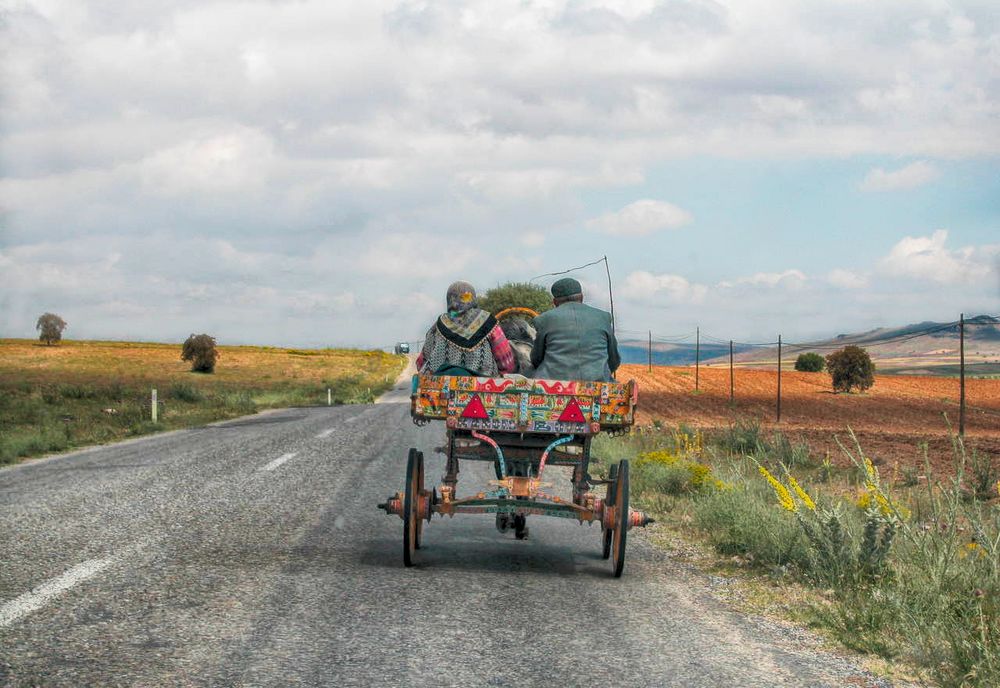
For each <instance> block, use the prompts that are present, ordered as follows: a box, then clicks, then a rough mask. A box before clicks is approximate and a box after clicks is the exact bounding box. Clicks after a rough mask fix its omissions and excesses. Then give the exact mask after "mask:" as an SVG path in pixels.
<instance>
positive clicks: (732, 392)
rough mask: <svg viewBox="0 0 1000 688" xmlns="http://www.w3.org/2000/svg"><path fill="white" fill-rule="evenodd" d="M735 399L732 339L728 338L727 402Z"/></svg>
mask: <svg viewBox="0 0 1000 688" xmlns="http://www.w3.org/2000/svg"><path fill="white" fill-rule="evenodd" d="M735 401H736V381H735V380H734V379H733V340H732V339H730V340H729V403H730V404H732V403H733V402H735Z"/></svg>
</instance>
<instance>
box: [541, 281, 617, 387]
mask: <svg viewBox="0 0 1000 688" xmlns="http://www.w3.org/2000/svg"><path fill="white" fill-rule="evenodd" d="M552 304H553V305H554V306H555V308H554V309H553V310H551V311H547V312H545V313H542V314H541V315H539V316H538V317H537V318H535V322H534V325H535V329H536V330H537V334H536V335H535V344H534V346H533V347H532V349H531V364H532V365H533V366H535V373H534V377H536V378H545V379H549V380H611V379H613V378H612V374H613V373H614V372H615V370H617V369H618V366H619V365H620V364H621V357H620V356H619V355H618V342H617V341H616V340H615V332H614V329H613V328H612V325H611V314H610V313H608V312H607V311H602V310H599V309H597V308H593V307H591V306H587V305H584V303H583V288H582V287H581V286H580V283H579V282H577V281H576V280H575V279H573V278H572V277H564V278H563V279H561V280H559V281H558V282H556V283H555V284H553V285H552Z"/></svg>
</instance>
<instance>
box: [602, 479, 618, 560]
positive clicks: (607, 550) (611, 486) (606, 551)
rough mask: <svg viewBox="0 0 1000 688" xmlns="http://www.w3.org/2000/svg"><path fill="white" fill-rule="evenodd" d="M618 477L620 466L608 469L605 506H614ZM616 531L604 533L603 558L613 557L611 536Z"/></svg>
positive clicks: (606, 530)
mask: <svg viewBox="0 0 1000 688" xmlns="http://www.w3.org/2000/svg"><path fill="white" fill-rule="evenodd" d="M617 475H618V465H617V464H613V465H612V466H611V468H610V469H608V480H610V481H611V482H610V483H608V494H607V496H606V497H605V499H604V503H605V504H614V500H615V476H617ZM614 532H615V531H614V530H613V529H611V528H605V529H604V533H603V539H604V548H603V550H602V552H601V558H602V559H607V558H608V557H610V556H611V536H612V535H613V534H614Z"/></svg>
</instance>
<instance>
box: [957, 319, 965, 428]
mask: <svg viewBox="0 0 1000 688" xmlns="http://www.w3.org/2000/svg"><path fill="white" fill-rule="evenodd" d="M958 436H959V437H965V313H962V314H961V315H960V316H958Z"/></svg>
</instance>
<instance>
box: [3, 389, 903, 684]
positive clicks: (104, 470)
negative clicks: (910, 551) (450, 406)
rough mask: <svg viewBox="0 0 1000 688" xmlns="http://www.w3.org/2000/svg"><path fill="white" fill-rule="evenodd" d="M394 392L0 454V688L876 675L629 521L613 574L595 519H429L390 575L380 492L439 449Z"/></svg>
mask: <svg viewBox="0 0 1000 688" xmlns="http://www.w3.org/2000/svg"><path fill="white" fill-rule="evenodd" d="M399 396H403V398H405V392H403V393H402V394H401V395H400V394H397V396H396V397H389V399H390V401H389V403H383V404H378V405H369V406H343V407H334V408H314V409H288V410H283V411H278V412H272V413H266V414H260V415H257V416H252V417H247V418H242V419H238V420H235V421H230V422H226V423H222V424H218V425H214V426H209V427H203V428H197V429H192V430H186V431H179V432H173V433H169V434H164V435H159V436H153V437H150V438H145V439H140V440H135V441H131V442H128V443H123V444H118V445H111V446H106V447H101V448H95V449H91V450H86V451H83V452H77V453H74V454H70V455H66V456H62V457H57V458H53V459H47V460H41V461H35V462H29V463H26V464H23V465H20V466H16V467H12V468H8V469H4V470H0V685H4V686H89V685H95V686H174V685H176V686H186V685H199V686H200V685H211V686H374V685H378V686H425V685H426V686H562V685H584V684H587V685H603V686H614V687H618V686H685V687H692V686H713V687H714V686H767V687H771V686H779V685H789V686H792V685H794V686H843V685H854V686H857V685H888V684H886V683H883V682H879V681H876V680H875V679H873V678H871V677H870V676H868V675H867V674H865V673H864V672H862V671H860V670H859V669H858V668H857V667H856V666H854V665H853V664H852V663H851V662H850V661H849V660H847V659H844V658H841V657H839V656H836V655H833V654H828V653H825V652H821V651H818V650H816V649H815V644H814V643H810V642H808V636H807V635H806V634H804V633H801V632H795V631H794V630H792V629H790V628H789V627H786V626H783V625H776V624H773V623H771V622H768V621H765V620H762V619H754V618H748V617H745V616H742V615H740V614H738V613H735V612H733V611H731V610H728V609H727V608H726V607H725V606H723V605H722V604H721V603H719V602H717V601H716V600H715V599H714V598H713V597H712V595H711V594H710V592H708V591H707V589H706V584H705V580H706V579H705V577H704V576H703V575H701V574H698V573H697V572H694V571H692V570H691V569H690V568H688V567H686V566H685V565H683V564H680V563H677V562H676V561H674V560H673V558H672V557H671V556H670V554H669V553H668V552H663V551H660V550H658V549H657V548H656V547H654V546H652V545H651V544H649V542H648V540H647V539H646V538H645V537H644V536H642V535H636V536H634V537H630V538H629V553H628V560H627V563H626V568H625V575H624V577H623V578H621V579H620V580H615V579H613V578H612V577H611V576H610V566H609V564H608V562H606V561H604V560H602V559H601V558H600V532H599V530H597V528H596V526H595V527H586V526H580V525H578V524H576V523H575V522H567V521H564V520H562V519H541V518H535V519H534V520H533V521H531V520H529V522H530V524H531V537H530V539H529V540H527V541H517V540H515V539H514V538H513V536H512V535H510V534H507V535H500V534H499V533H498V532H497V531H496V530H495V528H494V525H493V522H492V520H491V519H490V518H489V517H488V516H465V517H458V518H454V519H449V520H442V519H435V520H434V521H433V522H432V523H431V524H430V525H429V526H428V527H426V528H425V530H424V544H425V548H424V549H422V550H420V551H419V552H418V555H417V556H418V562H419V565H418V566H416V567H414V568H412V569H405V568H403V566H402V562H401V558H402V557H401V530H402V526H401V521H400V520H399V519H398V518H396V517H389V516H386V515H385V514H384V513H383V512H382V511H379V510H377V509H376V508H375V504H376V503H377V502H379V501H382V500H383V498H384V497H386V496H387V495H388V494H390V493H391V492H394V491H395V490H396V489H399V488H400V487H401V486H402V484H403V473H404V466H405V458H406V452H407V448H408V447H410V446H415V447H418V448H419V449H421V450H423V451H424V453H425V456H426V462H427V464H428V475H429V476H430V477H431V478H436V477H437V476H439V475H440V474H441V472H442V470H443V459H442V457H441V455H439V454H436V453H435V452H434V447H435V445H436V444H439V443H440V439H441V432H442V430H441V428H440V427H433V426H432V427H427V428H423V429H420V428H416V427H415V426H413V425H412V423H411V422H410V419H409V415H408V407H407V405H406V404H404V403H393V402H392V399H394V398H396V399H398V398H399ZM461 475H462V482H461V483H460V485H459V489H460V491H461V489H462V486H463V485H465V486H466V489H470V487H471V485H472V484H475V483H476V481H478V480H483V479H485V478H486V477H487V475H488V467H486V466H468V467H465V470H463V473H462V474H461ZM560 477H562V476H560ZM470 479H471V480H470ZM566 483H567V485H568V481H566ZM632 532H633V533H637V532H638V531H635V530H634V531H632Z"/></svg>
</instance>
